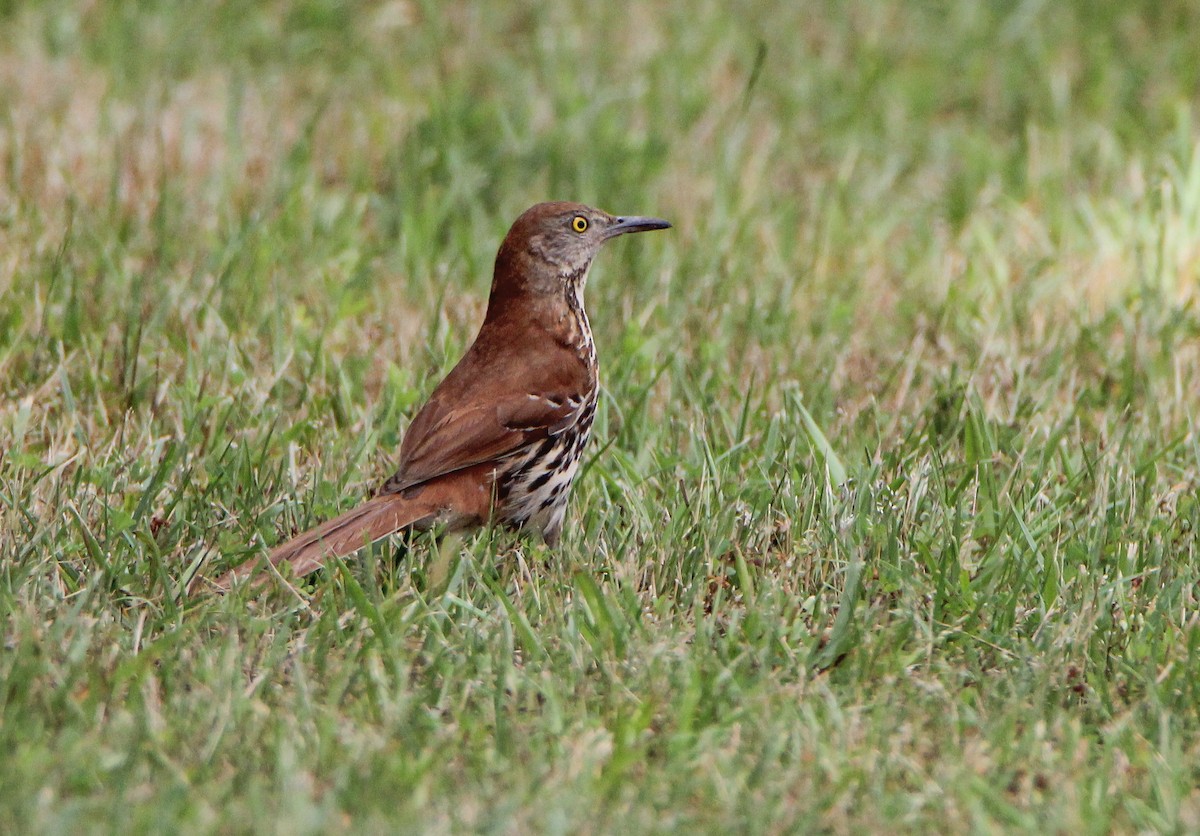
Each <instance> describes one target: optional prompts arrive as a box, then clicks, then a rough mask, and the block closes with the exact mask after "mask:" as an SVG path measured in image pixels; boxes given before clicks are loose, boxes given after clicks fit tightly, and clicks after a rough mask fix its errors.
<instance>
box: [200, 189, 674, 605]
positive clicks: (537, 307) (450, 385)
mask: <svg viewBox="0 0 1200 836" xmlns="http://www.w3.org/2000/svg"><path fill="white" fill-rule="evenodd" d="M670 226H671V224H670V223H669V222H667V221H665V220H663V219H661V218H654V217H646V216H641V215H623V216H615V215H610V214H608V213H607V212H603V211H601V210H599V209H595V208H593V207H591V206H586V205H583V204H581V203H570V202H551V203H539V204H537V205H535V206H533V207H531V208H529V209H527V210H526V211H525V212H523V213H522V214H521V215H520V217H518V218H517V220H516V221H515V222H514V223H513V225H512V227H511V228H510V229H509V231H508V234H507V235H506V236H505V237H504V241H503V243H501V245H500V249H499V251H498V252H497V253H496V261H495V269H494V271H493V276H492V286H491V292H490V294H489V296H488V303H487V311H486V313H485V314H484V319H483V324H482V325H481V326H480V328H479V332H478V333H477V335H476V336H475V339H474V341H473V342H472V343H471V345H470V347H469V348H468V349H467V351H466V353H465V354H464V355H463V356H462V358H461V359H460V360H459V361H458V363H457V365H455V366H454V368H453V369H452V370H451V371H450V373H449V374H447V375H446V377H445V378H444V379H443V380H442V381H441V382H440V383H439V384H438V385H437V386H436V387H435V388H434V390H433V393H432V394H431V395H430V396H429V400H428V401H426V402H425V404H424V405H423V406H422V407H421V408H420V409H419V410H418V411H417V414H416V415H415V416H414V417H413V419H412V422H411V423H410V424H409V427H408V430H407V432H406V433H405V435H404V438H403V440H402V442H401V446H400V455H399V463H398V466H397V469H396V472H395V473H394V474H393V475H392V476H391V478H389V479H388V480H387V481H385V482H384V483H383V484H382V486H381V487H380V488H379V489H378V491H376V493H375V495H374V496H372V497H371V498H370V499H368V500H366V501H365V502H363V503H362V504H360V505H358V506H357V507H355V508H352V509H351V510H349V511H347V512H345V513H343V514H341V515H340V516H338V517H335V518H334V519H331V520H329V521H328V522H325V523H323V524H321V525H318V526H317V527H315V528H313V529H311V530H308V531H305V532H303V533H301V534H299V535H297V536H295V537H293V538H292V539H290V540H288V541H287V542H285V543H283V544H282V545H279V546H277V547H275V548H274V549H273V550H272V551H271V552H270V556H269V562H270V564H271V565H272V566H274V567H282V566H284V565H285V564H286V565H288V566H290V567H291V571H292V574H293V575H294V576H296V577H303V576H305V575H308V574H310V573H312V572H315V571H317V570H318V569H320V568H321V567H322V566H324V565H325V564H326V562H327V561H330V560H332V559H334V558H341V557H346V556H349V555H351V554H353V553H354V552H356V551H358V550H359V549H362V548H363V547H365V546H367V545H369V544H370V543H373V542H375V541H377V540H380V539H383V538H385V537H388V536H389V535H392V534H396V533H400V532H403V531H406V530H418V531H421V530H428V529H431V528H435V527H437V528H439V530H444V531H458V530H465V529H470V528H475V527H480V526H484V525H487V524H489V523H499V524H502V525H504V526H506V527H509V528H513V529H518V530H529V531H532V532H535V533H537V534H540V535H541V537H542V539H543V540H544V541H545V542H546V544H547V545H549V546H551V547H553V546H555V545H557V543H558V542H559V538H560V536H561V533H562V527H563V520H564V516H565V513H566V508H567V498H568V495H569V493H570V490H571V483H572V481H573V480H574V478H575V474H576V472H577V471H578V469H579V462H580V459H581V457H582V454H583V450H584V447H585V445H586V444H587V440H588V436H589V434H590V433H591V429H592V421H593V418H594V417H595V414H596V397H597V393H598V391H599V388H598V387H599V378H598V365H597V362H596V348H595V343H594V342H593V339H592V328H591V324H590V322H589V320H588V315H587V311H586V309H585V307H584V287H585V285H586V284H587V277H588V271H589V269H590V268H591V265H592V260H593V259H594V258H595V256H596V254H597V253H598V252H599V250H600V248H601V247H602V246H603V245H604V244H605V243H606V242H608V241H610V240H612V239H613V238H616V237H618V236H621V235H625V234H628V233H633V232H646V231H650V230H659V229H668V228H670ZM261 566H262V563H261V561H260V560H250V561H247V562H246V563H243V564H242V565H241V566H238V567H235V568H233V569H231V570H230V571H228V572H227V573H226V574H225V575H223V576H222V577H220V578H219V579H218V580H217V581H216V582H215V584H216V586H217V587H218V588H219V589H222V590H228V589H230V588H232V587H233V586H234V585H235V584H237V583H239V582H240V581H242V580H244V579H246V578H248V577H250V576H252V575H253V574H254V573H255V571H256V570H257V569H259V568H261Z"/></svg>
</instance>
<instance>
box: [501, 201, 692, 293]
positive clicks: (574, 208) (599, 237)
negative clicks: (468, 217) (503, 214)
mask: <svg viewBox="0 0 1200 836" xmlns="http://www.w3.org/2000/svg"><path fill="white" fill-rule="evenodd" d="M670 226H671V224H670V223H668V222H667V221H664V220H662V219H661V218H647V217H642V216H638V215H626V216H621V217H617V216H614V215H610V214H608V213H607V212H602V211H601V210H599V209H594V208H592V207H591V206H585V205H583V204H582V203H539V204H537V205H536V206H533V207H531V208H529V209H527V210H525V212H524V213H523V214H522V215H521V217H519V218H517V220H516V222H515V223H513V225H512V228H511V229H509V231H508V235H507V236H505V238H504V243H503V244H502V245H501V246H500V252H499V254H498V255H497V256H496V278H495V282H496V285H494V286H493V293H495V292H496V290H497V289H498V287H497V286H498V285H499V284H500V283H501V282H502V281H509V282H516V283H519V284H520V285H521V286H523V287H524V288H525V289H528V290H532V291H534V292H543V293H547V292H555V291H557V290H561V289H569V290H572V291H574V292H579V291H580V290H581V289H582V287H583V284H584V282H586V280H587V272H588V268H589V267H590V266H591V264H592V259H593V258H595V257H596V253H597V252H599V251H600V247H601V246H602V245H603V244H604V242H605V241H608V240H609V239H611V238H616V237H617V236H618V235H624V234H625V233H627V232H647V231H649V230H652V229H667V228H668V227H670ZM502 274H503V275H502Z"/></svg>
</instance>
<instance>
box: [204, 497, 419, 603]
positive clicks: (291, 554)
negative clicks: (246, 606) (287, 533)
mask: <svg viewBox="0 0 1200 836" xmlns="http://www.w3.org/2000/svg"><path fill="white" fill-rule="evenodd" d="M437 515H438V508H437V505H436V504H435V503H434V502H431V501H430V499H427V498H425V497H422V496H417V497H404V496H400V495H399V494H384V495H383V496H377V497H375V498H373V499H370V500H368V501H367V502H364V503H363V504H362V505H359V506H358V507H357V508H352V509H351V510H349V511H347V512H346V513H344V514H342V515H341V516H339V517H334V518H333V519H332V520H330V521H329V522H327V523H323V524H321V525H319V526H317V527H316V528H312V529H309V530H308V531H306V532H304V533H303V534H300V535H297V536H296V537H294V538H292V539H291V540H288V541H287V542H286V543H284V544H282V545H280V546H276V547H275V548H274V549H273V550H272V551H271V558H270V559H271V565H272V566H279V565H280V564H282V563H288V564H291V566H292V572H293V574H294V575H295V576H296V577H303V576H304V575H307V574H309V573H311V572H315V571H316V570H317V569H320V568H321V566H322V565H324V563H325V561H326V560H329V559H330V558H334V557H345V556H346V555H348V554H352V553H354V552H356V551H358V550H359V549H361V548H362V547H363V546H366V545H367V544H369V543H373V542H375V541H376V540H379V539H381V538H383V537H386V536H388V535H389V534H394V533H395V532H397V531H400V530H402V529H405V528H409V527H411V526H415V525H418V524H420V523H424V522H428V521H431V520H432V519H433V518H434V517H436V516H437ZM260 565H261V564H259V563H258V561H253V560H252V561H249V562H248V563H247V564H245V565H244V566H239V567H238V568H236V569H233V570H232V571H230V572H227V573H226V574H225V575H223V576H222V577H221V578H219V579H218V580H217V581H216V585H217V586H218V587H219V588H221V589H229V588H230V587H232V586H233V584H234V583H235V582H237V581H239V580H241V579H243V578H246V577H249V576H250V575H251V574H252V573H253V572H254V571H255V570H256V569H258V568H259V566H260Z"/></svg>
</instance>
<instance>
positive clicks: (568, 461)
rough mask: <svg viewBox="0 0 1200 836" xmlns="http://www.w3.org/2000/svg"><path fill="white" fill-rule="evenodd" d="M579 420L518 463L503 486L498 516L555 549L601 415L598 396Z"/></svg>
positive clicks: (584, 405) (499, 492)
mask: <svg viewBox="0 0 1200 836" xmlns="http://www.w3.org/2000/svg"><path fill="white" fill-rule="evenodd" d="M578 415H579V417H578V419H577V420H576V421H575V422H574V423H573V424H572V425H571V426H569V427H567V428H566V429H565V430H563V431H562V432H561V433H559V434H557V435H551V436H549V437H547V438H546V439H544V440H543V441H541V442H539V443H538V444H535V445H531V446H530V447H529V448H528V449H527V450H524V451H522V452H521V453H520V454H519V455H518V456H515V457H514V458H513V459H512V464H511V465H510V466H509V467H508V468H506V469H505V471H504V473H503V474H502V475H501V477H500V479H499V481H498V483H497V500H498V502H497V517H498V519H499V521H500V522H502V523H504V524H505V525H510V526H513V527H515V528H532V529H534V530H535V531H540V532H541V534H542V538H543V539H544V540H545V541H546V542H547V543H549V544H550V545H552V546H553V545H554V544H555V543H557V542H558V538H559V535H560V534H561V533H562V525H563V518H564V517H565V515H566V512H567V497H568V496H569V495H570V493H571V482H572V481H574V479H575V472H576V471H577V470H578V469H579V462H580V460H581V459H582V458H583V450H584V447H586V446H587V440H588V436H589V435H591V432H592V419H593V418H595V416H596V393H595V391H593V392H592V393H591V397H590V398H589V399H588V400H587V401H585V402H584V403H582V404H581V405H580V409H579V413H578Z"/></svg>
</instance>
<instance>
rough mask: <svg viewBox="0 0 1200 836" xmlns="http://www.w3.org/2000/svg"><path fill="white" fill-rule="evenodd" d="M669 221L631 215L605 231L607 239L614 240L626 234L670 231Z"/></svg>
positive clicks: (620, 219)
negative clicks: (653, 230)
mask: <svg viewBox="0 0 1200 836" xmlns="http://www.w3.org/2000/svg"><path fill="white" fill-rule="evenodd" d="M670 228H671V224H670V222H669V221H664V220H663V219H662V218H644V217H641V216H640V215H630V216H628V217H624V218H617V221H616V223H614V224H613V225H612V226H610V227H609V228H608V229H607V230H605V236H604V237H605V238H612V237H613V236H614V235H624V234H625V233H626V232H649V231H650V230H652V229H670Z"/></svg>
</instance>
